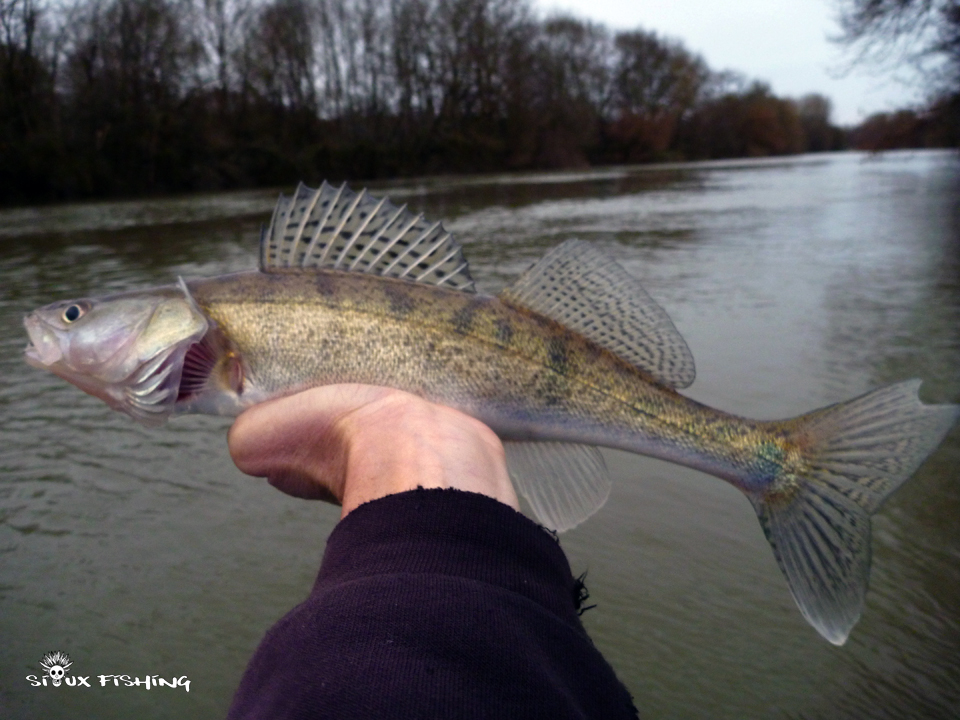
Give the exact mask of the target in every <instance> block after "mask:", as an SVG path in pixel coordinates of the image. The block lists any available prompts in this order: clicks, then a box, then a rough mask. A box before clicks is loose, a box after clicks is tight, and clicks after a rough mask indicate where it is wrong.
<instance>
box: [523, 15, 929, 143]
mask: <svg viewBox="0 0 960 720" xmlns="http://www.w3.org/2000/svg"><path fill="white" fill-rule="evenodd" d="M537 2H538V4H539V6H540V8H541V9H542V10H543V11H545V12H550V11H552V10H565V11H569V12H570V13H572V14H573V15H576V16H578V17H581V18H586V19H589V20H595V21H598V22H602V23H603V24H605V25H606V26H607V27H609V28H611V29H615V30H623V29H633V28H636V27H638V26H642V27H643V28H644V29H646V30H654V31H656V32H657V33H658V34H660V35H666V36H669V37H673V38H676V39H679V40H682V41H683V43H684V45H685V46H686V47H687V49H689V50H691V51H693V52H696V53H699V54H700V55H702V56H703V57H704V59H706V61H707V64H708V65H709V66H710V68H711V69H713V70H738V71H740V72H742V73H744V74H746V75H747V76H748V77H750V78H751V79H754V78H755V79H759V80H764V81H765V82H767V83H769V84H770V85H771V87H772V88H773V91H774V93H776V94H777V95H780V96H787V97H799V96H801V95H805V94H806V93H810V92H818V93H821V94H823V95H826V96H827V97H829V98H830V99H831V101H832V102H833V121H834V122H836V123H840V124H847V125H853V124H856V123H858V122H859V121H860V120H862V119H863V118H865V117H866V116H867V115H869V114H871V113H874V112H881V111H886V110H894V109H898V108H901V107H904V106H906V105H909V104H912V103H916V102H919V101H921V100H922V99H923V98H922V96H920V95H918V94H917V91H916V90H915V89H914V88H912V87H910V86H908V85H906V84H903V83H902V82H898V81H897V80H896V79H894V78H892V77H890V74H889V72H885V73H878V72H876V71H874V72H873V73H871V72H870V71H869V70H868V69H867V68H859V67H858V68H854V69H853V70H852V71H850V72H847V73H846V74H843V73H842V72H841V71H842V70H843V68H844V67H846V66H847V65H849V62H848V60H849V58H847V56H845V55H844V54H843V52H842V50H841V48H840V47H839V46H837V45H835V44H834V43H831V42H830V41H829V39H828V38H829V37H831V36H835V35H837V34H838V32H839V29H838V26H837V23H836V20H835V17H836V11H835V9H834V8H835V6H836V5H835V0H726V1H724V0H537Z"/></svg>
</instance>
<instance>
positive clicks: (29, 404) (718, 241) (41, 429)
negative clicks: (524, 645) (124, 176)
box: [0, 153, 960, 718]
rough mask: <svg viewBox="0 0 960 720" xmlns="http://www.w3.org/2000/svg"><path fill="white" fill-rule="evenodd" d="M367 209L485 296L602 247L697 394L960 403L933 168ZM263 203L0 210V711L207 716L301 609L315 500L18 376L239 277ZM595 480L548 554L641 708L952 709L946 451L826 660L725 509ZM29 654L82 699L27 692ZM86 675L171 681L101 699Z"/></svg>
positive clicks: (679, 489)
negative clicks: (682, 352) (79, 322)
mask: <svg viewBox="0 0 960 720" xmlns="http://www.w3.org/2000/svg"><path fill="white" fill-rule="evenodd" d="M371 189H374V190H377V191H380V192H387V191H388V192H389V194H390V195H391V196H392V197H394V198H396V199H398V200H401V201H403V202H407V203H409V204H410V206H411V207H413V208H415V209H417V210H422V211H423V212H425V213H426V214H427V215H428V217H433V218H445V219H446V220H447V227H448V229H450V230H452V231H453V232H454V233H455V234H456V235H457V236H458V237H459V238H460V240H461V241H462V242H463V244H464V245H465V246H466V253H467V256H468V257H469V258H470V260H471V261H472V268H473V272H474V276H475V277H476V278H477V279H478V283H479V285H480V287H481V289H483V290H486V291H497V290H499V289H500V288H502V287H504V286H505V285H506V284H508V283H509V282H510V281H511V280H512V279H513V278H515V277H516V276H517V275H518V274H519V273H520V272H522V271H523V270H524V269H525V268H526V267H527V266H528V265H529V264H530V263H532V262H533V261H534V260H535V259H537V258H538V257H539V256H541V255H542V254H543V253H544V252H545V251H546V250H547V249H548V248H549V247H551V246H553V245H555V244H557V243H559V242H561V241H562V240H565V239H567V238H571V237H579V238H583V239H587V240H590V241H592V242H595V243H597V244H598V245H600V246H601V247H603V248H604V249H605V250H606V251H607V252H609V253H611V254H613V255H614V256H615V257H616V258H618V259H619V261H620V262H621V263H622V264H623V265H624V267H626V268H627V270H628V271H630V272H631V273H633V274H634V275H636V276H637V277H638V278H640V279H641V280H642V281H643V282H644V284H645V285H646V287H647V289H648V290H649V292H650V293H651V294H652V295H653V296H654V297H655V298H657V299H658V300H659V301H660V302H661V304H662V305H663V306H664V307H665V308H666V309H667V311H668V312H669V313H670V314H671V316H672V317H673V319H674V322H675V324H676V325H677V327H678V328H679V330H680V331H681V332H682V333H683V334H684V336H685V337H686V338H687V341H688V344H689V345H690V348H691V349H692V351H693V353H694V356H695V357H696V359H697V364H698V378H697V381H696V383H695V384H694V385H693V386H692V387H691V388H690V389H689V391H687V393H688V394H689V395H690V396H692V397H694V398H695V399H697V400H700V401H702V402H707V403H709V404H712V405H715V406H718V407H720V408H722V409H724V410H728V411H731V412H735V413H739V414H743V415H748V416H752V417H757V418H778V417H787V416H792V415H796V414H799V413H801V412H804V411H806V410H809V409H812V408H814V407H817V406H821V405H825V404H829V403H831V402H835V401H839V400H842V399H845V398H848V397H851V396H853V395H856V394H859V393H861V392H863V391H865V390H867V389H869V388H872V387H876V386H878V385H882V384H885V383H890V382H894V381H897V380H901V379H905V378H910V377H921V378H923V379H924V380H925V384H924V386H923V389H922V391H921V396H922V397H923V399H924V400H925V401H927V402H958V401H960V159H958V157H957V156H956V155H954V154H949V153H912V154H886V155H878V156H865V155H860V154H843V155H835V156H829V157H825V156H806V157H801V158H795V159H789V160H767V161H757V162H738V163H713V164H703V165H686V166H664V167H656V168H622V169H615V170H604V171H597V172H588V173H582V174H569V173H567V174H543V175H528V176H504V177H487V178H480V179H476V178H474V179H469V180H447V179H433V180H424V181H419V182H409V183H397V184H393V185H390V186H380V187H376V188H371ZM288 190H289V189H288ZM275 197H276V192H275V191H270V192H246V193H239V194H230V195H214V196H203V197H194V198H187V199H178V200H165V201H149V202H140V203H101V204H92V205H76V206H63V207H51V208H42V209H28V210H7V211H2V212H0V374H2V378H3V381H2V384H0V438H2V442H0V716H2V717H4V718H36V717H90V718H94V717H96V718H131V717H190V718H206V717H220V716H222V715H223V714H224V713H225V712H226V708H227V706H228V704H229V701H230V698H231V695H232V692H233V690H234V688H235V687H236V685H237V683H238V681H239V678H240V674H241V672H242V671H243V668H244V667H245V664H246V662H247V660H248V658H249V657H250V655H251V653H252V652H253V649H254V648H255V647H256V644H257V642H258V641H259V639H260V637H261V636H262V634H263V632H264V631H265V630H266V628H267V627H269V626H270V625H271V624H272V623H273V622H274V621H275V620H276V619H278V618H279V617H280V616H281V615H282V614H283V613H285V612H286V611H287V610H288V609H289V608H291V607H292V606H293V605H294V604H296V603H297V602H299V601H300V600H301V599H302V598H303V597H304V596H305V595H306V593H307V592H308V590H309V587H310V585H311V584H312V581H313V577H314V575H315V573H316V569H317V566H318V563H319V560H320V557H321V555H322V552H323V544H324V538H325V537H326V536H327V534H328V533H329V531H330V530H331V528H332V527H333V525H334V524H335V522H336V519H337V516H338V513H337V510H336V508H333V507H331V506H327V505H321V504H315V503H308V502H303V501H297V500H293V499H291V498H288V497H286V496H283V495H281V494H280V493H278V492H276V491H275V490H273V489H272V488H270V487H269V486H267V485H266V484H265V483H264V482H262V481H258V480H254V479H251V478H248V477H246V476H244V475H242V474H240V473H239V472H238V471H237V470H236V469H235V468H234V467H233V465H232V464H231V463H230V460H229V457H228V455H227V451H226V443H225V438H224V436H225V431H226V429H227V427H228V426H229V421H227V420H223V419H219V418H207V417H186V418H178V419H176V420H174V421H173V422H172V423H170V424H169V425H167V426H165V427H164V428H162V429H159V430H148V429H144V428H141V427H139V426H136V425H134V424H133V423H132V422H130V421H128V420H127V419H126V418H125V417H124V416H121V415H118V414H116V413H114V412H112V411H110V410H109V409H108V408H107V407H106V406H104V405H103V404H102V403H101V402H100V401H98V400H95V399H93V398H91V397H88V396H85V395H83V394H82V393H80V391H78V390H76V389H75V388H73V387H72V386H69V385H67V384H66V383H64V382H62V381H60V380H58V379H57V378H55V377H54V376H52V375H48V374H45V373H42V372H40V371H37V370H33V369H31V368H30V367H28V366H27V365H26V364H25V363H24V362H23V360H22V350H23V347H24V345H25V339H26V338H25V333H24V331H23V329H22V326H21V319H22V316H23V314H24V313H25V312H27V311H29V310H31V309H32V308H34V307H36V306H38V305H42V304H46V303H48V302H51V301H53V300H55V299H60V298H66V297H75V296H83V295H90V294H102V293H105V292H108V291H116V290H121V289H127V288H134V287H143V286H149V285H151V284H165V283H168V282H170V281H171V280H173V279H175V278H176V277H177V276H178V275H182V276H184V277H185V278H192V277H201V276H207V275H213V274H220V273H225V272H231V271H235V270H241V269H247V268H251V267H253V266H254V265H255V263H256V243H257V234H258V230H259V226H260V224H261V223H263V222H267V221H268V220H269V214H270V211H271V209H272V206H273V202H274V200H275ZM607 460H608V464H609V465H610V467H611V471H612V474H613V475H614V480H615V488H614V491H613V496H612V498H611V501H610V502H609V503H608V504H607V506H606V507H605V508H604V509H603V510H601V511H600V512H599V513H598V514H597V515H595V516H594V517H593V518H592V519H591V520H589V521H588V522H587V523H586V524H584V525H583V526H581V527H580V528H578V529H576V530H574V531H572V532H570V533H567V534H566V535H564V536H563V545H564V547H565V548H566V550H567V553H568V555H569V556H570V559H571V564H572V566H573V568H574V571H575V572H578V573H579V572H582V571H583V570H588V571H589V575H588V578H587V580H588V587H589V589H590V592H591V602H595V603H596V604H597V608H596V609H593V610H591V611H589V612H588V613H587V614H586V615H585V616H584V620H585V623H586V625H587V627H588V629H589V631H590V633H591V635H592V636H593V638H594V639H595V642H596V643H597V644H598V645H599V646H600V648H601V649H602V650H603V652H604V653H605V654H606V656H607V658H608V659H609V660H610V662H611V664H612V665H613V666H614V667H615V668H616V670H617V672H618V674H619V675H620V677H621V678H622V679H623V681H624V682H625V683H626V684H627V686H628V687H629V688H630V690H631V692H632V693H633V695H634V697H635V699H636V702H637V705H638V707H639V708H640V709H641V714H642V715H645V716H648V717H657V718H700V717H702V718H746V717H758V718H768V717H769V718H800V717H803V718H838V717H849V718H862V717H877V718H903V717H931V718H933V717H943V718H947V717H956V716H957V714H958V709H960V522H958V518H960V432H958V431H957V430H954V431H953V432H952V433H951V434H950V435H948V437H947V439H946V440H945V442H944V444H943V445H942V446H941V448H940V449H939V450H938V451H937V452H936V453H935V454H934V455H933V456H932V457H931V459H930V460H929V461H928V462H927V463H926V464H925V465H924V466H923V467H922V468H921V469H920V471H919V472H918V473H917V474H916V476H915V477H914V478H913V479H912V480H911V481H910V482H909V483H907V484H906V485H905V486H904V488H903V489H902V490H901V491H900V492H899V493H898V494H897V495H896V496H894V497H893V499H891V500H890V501H889V502H888V503H887V504H886V505H885V506H884V507H883V508H882V510H881V511H880V513H879V515H878V516H876V517H875V520H874V564H873V575H872V582H871V590H870V594H869V595H868V598H867V606H866V611H865V613H864V616H863V619H862V620H861V622H860V624H859V625H858V626H857V627H856V629H855V630H854V632H853V634H852V636H851V638H850V640H849V642H848V643H847V644H846V645H845V646H844V647H842V648H835V647H833V646H831V645H829V644H828V643H826V642H825V641H823V640H821V639H820V638H819V636H818V635H817V634H816V632H815V631H814V630H813V629H812V628H810V627H809V626H807V624H806V623H805V622H804V620H803V619H802V618H801V616H800V613H799V612H798V611H797V610H796V608H795V607H794V604H793V602H792V600H791V598H790V595H789V592H788V590H787V586H786V583H785V581H784V579H783V577H782V576H781V574H780V571H779V570H778V568H777V566H776V564H775V562H774V559H773V555H772V553H771V552H770V550H769V547H768V546H767V543H766V541H765V540H764V538H763V535H762V532H761V530H760V527H759V525H758V523H757V521H756V517H755V515H754V513H753V510H752V509H751V507H750V505H749V503H748V502H747V501H746V499H745V498H743V497H742V496H741V495H740V494H739V492H738V491H736V490H735V489H733V488H732V487H730V486H728V485H726V484H725V483H723V482H722V481H719V480H716V479H715V478H712V477H709V476H706V475H702V474H700V473H697V472H695V471H692V470H686V469H683V468H679V467H677V466H674V465H670V464H666V463H663V462H659V461H655V460H650V459H646V458H641V457H637V456H632V455H628V454H624V453H613V452H611V453H608V454H607ZM50 650H61V651H63V652H66V653H68V654H69V655H70V656H71V658H72V659H73V661H74V665H73V668H71V674H72V675H90V676H93V678H92V680H93V684H95V685H97V687H95V688H91V689H86V688H67V687H61V688H50V687H48V688H44V687H32V686H31V685H30V683H29V682H27V680H25V677H26V676H27V675H30V674H37V675H39V674H40V668H39V664H38V663H39V660H40V658H41V656H42V655H43V653H45V652H47V651H50ZM99 674H128V675H136V676H140V677H143V676H144V675H160V676H163V677H165V678H169V677H171V676H178V677H179V676H184V675H185V676H188V677H189V679H190V681H191V687H190V692H189V693H186V692H185V691H184V690H182V689H177V690H171V689H169V688H154V689H151V690H149V691H145V690H144V689H143V688H142V687H139V688H138V687H116V688H115V687H113V686H112V685H108V686H107V687H106V688H100V687H99V686H98V683H97V681H96V675H99Z"/></svg>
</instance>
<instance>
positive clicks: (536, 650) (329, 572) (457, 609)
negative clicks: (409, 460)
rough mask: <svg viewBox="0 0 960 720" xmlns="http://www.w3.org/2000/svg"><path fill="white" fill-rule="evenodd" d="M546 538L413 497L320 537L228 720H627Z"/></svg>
mask: <svg viewBox="0 0 960 720" xmlns="http://www.w3.org/2000/svg"><path fill="white" fill-rule="evenodd" d="M578 590H579V585H578V584H577V582H576V580H575V579H574V578H573V576H572V574H571V572H570V567H569V565H568V563H567V559H566V557H565V556H564V554H563V552H562V550H561V549H560V546H559V544H558V543H557V541H556V539H555V538H554V537H553V536H552V535H550V534H548V533H547V532H545V531H544V530H543V529H542V528H540V527H539V526H537V525H536V524H535V523H533V522H531V521H530V520H528V519H527V518H525V517H524V516H523V515H521V514H520V513H518V512H516V511H514V510H513V509H511V508H509V507H507V506H506V505H503V504H502V503H499V502H497V501H496V500H493V499H491V498H488V497H486V496H483V495H477V494H474V493H466V492H459V491H456V490H414V491H411V492H406V493H400V494H397V495H391V496H389V497H386V498H383V499H380V500H375V501H373V502H370V503H367V504H365V505H362V506H361V507H359V508H357V509H356V510H354V511H353V512H351V513H350V514H349V515H348V516H347V517H346V518H344V520H342V521H341V522H340V524H339V525H337V527H336V528H335V529H334V531H333V532H332V533H331V535H330V538H329V539H328V541H327V549H326V552H325V554H324V558H323V563H322V565H321V567H320V573H319V576H318V577H317V581H316V583H315V585H314V586H313V590H312V591H311V593H310V596H309V597H308V598H307V600H306V601H305V602H304V603H303V604H301V605H299V606H298V607H296V608H294V609H293V610H292V611H291V612H290V613H289V614H288V615H287V616H286V617H284V618H283V619H282V620H280V622H278V623H277V624H276V625H275V626H274V627H273V628H271V629H270V631H269V632H268V633H267V634H266V636H265V637H264V639H263V642H262V643H261V644H260V647H259V648H258V649H257V651H256V653H255V654H254V656H253V659H252V660H251V661H250V665H249V666H248V667H247V670H246V673H245V674H244V677H243V680H242V681H241V683H240V687H239V688H238V690H237V693H236V695H235V697H234V700H233V705H232V707H231V708H230V714H229V718H231V719H238V718H364V719H365V720H366V719H368V718H423V719H429V718H438V719H440V718H442V719H443V720H450V719H452V718H463V719H471V720H472V719H473V718H512V717H516V718H549V719H550V720H562V719H563V718H612V719H615V718H634V717H636V709H635V708H634V707H633V703H632V701H631V699H630V695H629V694H628V692H627V690H626V688H625V687H624V686H623V684H621V683H620V681H619V680H618V679H617V677H616V675H615V674H614V672H613V669H612V668H611V667H610V666H609V665H608V664H607V662H606V661H605V660H604V659H603V657H602V656H601V654H600V653H599V651H598V650H597V649H596V648H595V647H594V645H593V643H592V642H591V641H590V638H589V637H588V636H587V634H586V632H585V630H584V629H583V626H582V624H581V623H580V618H579V616H578V614H577V607H576V606H577V596H578Z"/></svg>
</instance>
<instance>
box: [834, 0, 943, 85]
mask: <svg viewBox="0 0 960 720" xmlns="http://www.w3.org/2000/svg"><path fill="white" fill-rule="evenodd" d="M839 21H840V27H841V30H842V33H843V34H842V35H841V37H840V38H839V41H840V42H842V43H844V44H846V45H847V46H848V47H849V48H851V50H853V51H854V52H855V53H856V57H857V59H858V60H861V61H868V62H873V63H880V64H881V65H890V64H892V63H899V62H902V61H903V60H904V59H906V60H908V61H910V62H912V63H913V64H914V65H916V66H918V67H920V68H921V70H922V71H923V73H924V75H925V76H926V77H927V78H928V81H929V82H930V84H931V89H933V90H934V91H935V92H936V91H944V90H945V91H947V92H949V93H952V94H956V93H960V0H841V2H840V16H839ZM931 60H934V61H943V62H942V64H938V63H936V62H934V63H933V64H932V65H931V63H930V61H931ZM944 71H945V72H944Z"/></svg>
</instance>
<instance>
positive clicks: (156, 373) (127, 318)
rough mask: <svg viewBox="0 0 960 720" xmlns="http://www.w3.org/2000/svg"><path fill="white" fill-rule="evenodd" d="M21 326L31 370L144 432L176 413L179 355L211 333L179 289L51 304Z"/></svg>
mask: <svg viewBox="0 0 960 720" xmlns="http://www.w3.org/2000/svg"><path fill="white" fill-rule="evenodd" d="M23 322H24V326H25V327H26V329H27V334H28V335H29V336H30V344H29V345H28V346H27V348H26V351H25V356H26V360H27V362H28V363H29V364H30V365H32V366H34V367H37V368H41V369H44V370H49V371H50V372H52V373H54V374H55V375H57V376H59V377H61V378H63V379H64V380H66V381H67V382H70V383H72V384H74V385H76V386H77V387H78V388H80V389H81V390H83V391H84V392H86V393H89V394H90V395H93V396H95V397H98V398H100V399H101V400H103V401H104V402H106V403H107V404H108V405H109V406H110V407H112V408H114V409H116V410H119V411H121V412H124V413H126V414H127V415H130V416H131V417H132V418H134V419H135V420H137V421H139V422H141V423H143V424H145V425H159V424H160V423H162V422H163V421H164V420H166V418H167V417H168V416H169V415H170V413H171V412H172V411H173V406H174V405H175V403H176V401H177V395H178V392H179V386H180V376H181V373H182V370H183V359H184V355H185V354H186V352H187V351H188V350H189V348H190V347H191V346H192V345H193V344H194V343H196V342H198V341H199V340H200V339H201V338H202V337H203V336H204V334H205V333H206V332H207V329H208V327H209V321H208V320H207V318H206V317H205V316H204V314H203V313H202V312H201V311H200V309H199V308H198V307H197V306H196V304H195V303H194V302H193V300H192V299H191V298H190V297H189V295H188V294H187V293H186V292H185V291H184V290H183V289H181V288H177V287H169V288H156V289H153V290H147V291H135V292H129V293H122V294H118V295H111V296H109V297H103V298H83V299H79V300H64V301H60V302H55V303H53V304H51V305H47V306H46V307H42V308H40V309H38V310H35V311H33V312H32V313H30V314H29V315H27V316H26V317H25V318H24V321H23Z"/></svg>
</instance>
